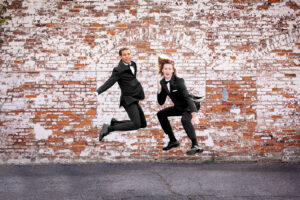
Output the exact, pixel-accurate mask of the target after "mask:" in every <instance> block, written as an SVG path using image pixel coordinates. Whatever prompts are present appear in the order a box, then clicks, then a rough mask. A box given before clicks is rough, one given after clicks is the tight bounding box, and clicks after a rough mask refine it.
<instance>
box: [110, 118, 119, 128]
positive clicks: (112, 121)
mask: <svg viewBox="0 0 300 200" xmlns="http://www.w3.org/2000/svg"><path fill="white" fill-rule="evenodd" d="M117 122H118V120H116V119H115V118H111V120H110V125H111V126H114V125H115V124H116V123H117Z"/></svg>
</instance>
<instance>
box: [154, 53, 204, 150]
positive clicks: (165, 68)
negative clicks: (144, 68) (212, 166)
mask: <svg viewBox="0 0 300 200" xmlns="http://www.w3.org/2000/svg"><path fill="white" fill-rule="evenodd" d="M158 66H159V73H160V74H161V75H162V76H163V77H164V78H163V79H162V80H161V81H160V82H158V89H159V91H158V94H157V100H158V103H159V104H160V105H163V104H164V103H165V101H166V97H167V96H169V97H170V99H171V100H172V102H173V103H174V106H172V107H167V108H165V109H163V110H160V111H159V112H158V113H157V117H158V120H159V122H160V124H161V126H162V128H163V130H164V132H165V133H166V134H167V135H168V136H169V139H170V142H169V143H168V145H167V146H166V147H164V148H163V150H165V151H167V150H170V149H172V148H174V147H178V146H179V145H180V144H179V142H178V141H177V140H176V138H175V136H174V133H173V131H172V127H171V125H170V122H169V120H168V117H170V116H182V118H181V122H182V125H183V128H184V130H185V131H186V133H187V135H188V137H189V138H190V140H191V141H192V147H191V149H190V150H188V151H187V152H186V153H187V154H188V155H192V154H195V153H202V152H203V149H202V148H201V147H199V145H198V142H197V138H196V133H195V129H194V126H193V124H192V121H193V122H194V123H198V118H197V115H196V112H197V108H196V105H195V102H194V101H192V99H191V96H190V95H189V92H188V91H187V89H186V86H185V83H184V79H182V78H179V77H177V76H176V68H175V67H174V62H173V61H172V60H170V59H163V58H159V65H158Z"/></svg>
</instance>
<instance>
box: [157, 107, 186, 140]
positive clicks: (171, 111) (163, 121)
mask: <svg viewBox="0 0 300 200" xmlns="http://www.w3.org/2000/svg"><path fill="white" fill-rule="evenodd" d="M180 115H181V112H180V111H178V110H177V109H176V108H175V107H174V106H173V107H168V108H165V109H162V110H160V111H158V113H157V117H158V120H159V122H160V125H161V127H162V129H163V130H164V132H165V133H166V134H167V135H168V136H169V138H170V142H175V141H177V140H176V138H175V136H174V133H173V130H172V127H171V124H170V122H169V120H168V117H169V116H180Z"/></svg>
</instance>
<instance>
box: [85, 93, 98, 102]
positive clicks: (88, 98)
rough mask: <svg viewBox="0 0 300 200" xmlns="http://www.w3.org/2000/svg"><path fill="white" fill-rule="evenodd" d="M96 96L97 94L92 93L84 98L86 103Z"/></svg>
mask: <svg viewBox="0 0 300 200" xmlns="http://www.w3.org/2000/svg"><path fill="white" fill-rule="evenodd" d="M95 97H96V94H95V93H94V94H92V95H91V96H89V97H87V98H86V99H85V100H84V103H87V102H88V101H89V100H91V99H93V98H95Z"/></svg>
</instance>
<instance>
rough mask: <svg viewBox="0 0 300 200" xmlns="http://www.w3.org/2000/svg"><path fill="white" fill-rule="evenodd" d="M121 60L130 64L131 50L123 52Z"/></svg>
mask: <svg viewBox="0 0 300 200" xmlns="http://www.w3.org/2000/svg"><path fill="white" fill-rule="evenodd" d="M121 59H122V60H123V62H124V63H127V64H130V63H131V54H130V50H124V51H122V55H121Z"/></svg>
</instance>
